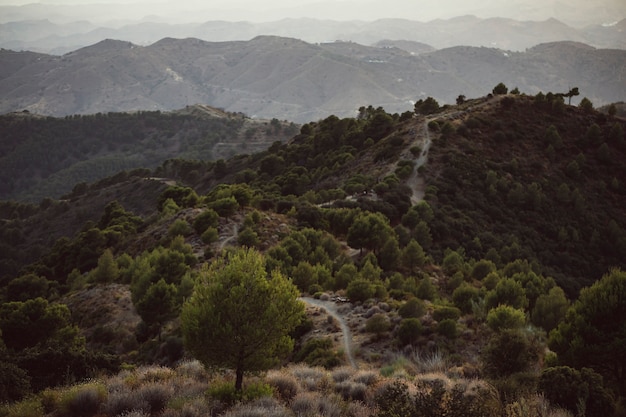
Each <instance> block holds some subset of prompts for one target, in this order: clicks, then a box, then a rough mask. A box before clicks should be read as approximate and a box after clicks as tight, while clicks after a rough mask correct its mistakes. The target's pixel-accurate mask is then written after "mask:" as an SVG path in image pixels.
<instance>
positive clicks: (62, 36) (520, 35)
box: [0, 4, 626, 55]
mask: <svg viewBox="0 0 626 417" xmlns="http://www.w3.org/2000/svg"><path fill="white" fill-rule="evenodd" d="M333 6H336V5H334V4H333ZM0 11H2V6H0ZM0 14H1V13H0ZM90 18H91V16H90ZM49 19H51V20H53V21H54V22H58V21H59V18H58V17H56V18H55V17H50V15H46V14H42V15H39V16H32V17H30V18H28V17H25V16H20V15H16V16H15V17H14V19H12V20H10V21H5V22H1V23H0V33H2V35H3V36H2V37H1V39H0V47H2V48H5V49H11V50H29V51H37V52H45V53H52V54H57V55H60V54H65V53H68V52H71V51H73V50H75V49H78V48H81V47H85V46H88V45H91V44H94V43H97V42H99V41H101V40H102V39H107V38H109V39H119V40H123V41H127V42H132V43H134V44H138V45H143V46H146V45H149V44H152V43H154V42H157V41H158V40H160V39H162V38H163V37H172V38H198V39H202V40H205V41H212V42H223V41H242V40H249V39H252V38H254V37H257V36H262V35H268V36H281V37H290V38H297V39H301V40H303V41H306V42H310V43H320V42H329V41H335V40H343V41H351V42H356V43H360V44H364V45H373V44H376V43H378V42H380V41H385V40H400V39H401V40H407V41H413V42H420V43H425V44H428V45H432V47H434V48H437V49H443V48H449V47H452V46H456V45H467V46H476V47H481V46H484V47H494V48H499V49H504V50H512V51H523V50H525V49H526V48H530V47H532V46H535V45H537V44H540V43H546V42H556V41H573V42H582V43H587V44H589V45H592V46H594V47H596V48H611V49H625V48H626V42H625V41H624V35H623V32H624V26H625V25H626V21H625V20H623V14H621V13H619V12H617V13H615V14H613V15H612V16H611V18H610V19H611V20H610V21H607V22H606V24H590V25H585V26H584V27H573V26H570V25H567V24H565V23H563V22H562V21H559V20H557V19H554V18H551V19H547V20H542V19H540V20H524V19H521V18H518V17H516V18H514V19H509V18H495V17H494V18H479V17H476V16H472V15H466V16H459V17H454V18H450V19H436V20H431V21H428V22H421V21H416V20H409V19H406V18H405V19H398V18H396V19H393V18H385V19H380V18H378V17H377V20H373V21H358V20H355V19H354V18H352V19H350V20H348V21H338V20H329V19H314V18H310V17H307V18H287V19H283V20H278V21H269V22H263V23H258V22H257V23H255V22H244V21H241V19H240V18H239V19H237V21H223V20H213V21H206V22H199V23H180V24H170V23H165V22H164V21H163V20H155V21H149V20H148V21H146V20H145V19H144V20H142V21H140V22H124V23H123V24H117V25H112V24H109V25H107V24H106V23H100V24H94V23H90V22H88V21H87V19H89V18H86V19H85V20H80V21H74V22H72V21H70V22H67V23H53V22H52V21H50V20H49ZM333 19H336V17H334V18H333ZM613 19H615V20H613Z"/></svg>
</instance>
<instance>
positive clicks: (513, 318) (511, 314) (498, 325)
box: [487, 305, 526, 332]
mask: <svg viewBox="0 0 626 417" xmlns="http://www.w3.org/2000/svg"><path fill="white" fill-rule="evenodd" d="M525 322H526V316H525V314H524V312H523V311H521V310H518V309H515V308H513V307H511V306H507V305H499V306H498V307H496V308H492V309H491V310H489V313H487V326H489V327H490V328H491V330H494V331H496V332H499V331H501V330H505V329H519V328H520V327H522V326H523V325H524V323H525Z"/></svg>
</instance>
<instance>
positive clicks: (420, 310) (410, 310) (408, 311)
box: [398, 297, 426, 319]
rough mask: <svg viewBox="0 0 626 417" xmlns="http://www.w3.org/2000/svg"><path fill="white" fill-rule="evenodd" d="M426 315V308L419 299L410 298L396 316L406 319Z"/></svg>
mask: <svg viewBox="0 0 626 417" xmlns="http://www.w3.org/2000/svg"><path fill="white" fill-rule="evenodd" d="M424 313H426V307H425V306H424V302H423V301H421V300H420V299H419V298H415V297H413V298H410V299H408V300H407V301H406V302H405V303H404V304H402V306H400V308H399V309H398V314H399V315H400V317H402V318H405V319H408V318H420V317H422V316H423V315H424Z"/></svg>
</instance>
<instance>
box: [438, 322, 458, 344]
mask: <svg viewBox="0 0 626 417" xmlns="http://www.w3.org/2000/svg"><path fill="white" fill-rule="evenodd" d="M437 333H439V334H440V335H442V336H443V337H446V338H448V339H456V337H457V336H458V331H457V327H456V320H452V319H445V320H442V321H440V322H439V324H438V325H437Z"/></svg>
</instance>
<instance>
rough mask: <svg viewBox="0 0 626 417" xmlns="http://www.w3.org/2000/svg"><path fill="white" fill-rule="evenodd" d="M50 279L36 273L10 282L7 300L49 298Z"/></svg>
mask: <svg viewBox="0 0 626 417" xmlns="http://www.w3.org/2000/svg"><path fill="white" fill-rule="evenodd" d="M49 289H50V281H48V280H47V279H46V278H44V277H38V276H37V275H34V274H28V275H23V276H21V277H18V278H15V279H13V280H12V281H11V282H9V285H7V288H6V297H7V301H26V300H28V299H31V298H38V297H41V298H48V292H49Z"/></svg>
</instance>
